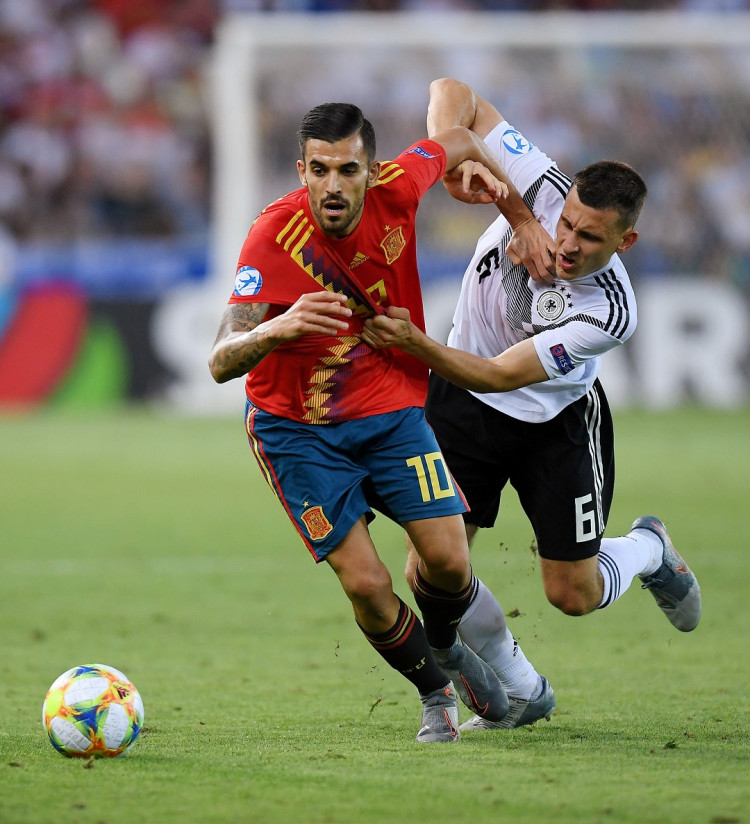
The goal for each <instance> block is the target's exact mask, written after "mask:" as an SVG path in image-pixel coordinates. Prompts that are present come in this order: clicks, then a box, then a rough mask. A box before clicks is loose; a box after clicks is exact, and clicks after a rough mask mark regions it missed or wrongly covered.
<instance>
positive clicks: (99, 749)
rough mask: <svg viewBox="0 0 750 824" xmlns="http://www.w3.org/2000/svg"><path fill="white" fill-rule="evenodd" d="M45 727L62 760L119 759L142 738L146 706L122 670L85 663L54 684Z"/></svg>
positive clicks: (46, 707) (46, 705)
mask: <svg viewBox="0 0 750 824" xmlns="http://www.w3.org/2000/svg"><path fill="white" fill-rule="evenodd" d="M42 724H43V725H44V728H45V730H47V735H49V740H50V741H51V742H52V746H53V747H54V748H55V749H56V750H57V751H58V752H61V753H62V754H63V755H67V756H70V757H74V758H81V757H84V758H87V757H89V756H91V755H95V756H98V757H103V758H115V757H116V756H118V755H122V754H123V753H124V752H126V751H127V750H129V749H130V748H131V747H132V746H133V744H134V743H135V739H136V738H138V735H139V733H140V731H141V728H142V727H143V701H142V700H141V696H140V694H139V692H138V690H137V689H136V688H135V685H134V684H133V683H132V682H131V681H130V680H129V679H128V678H127V676H125V675H124V674H123V673H122V672H120V670H117V669H115V668H114V667H108V666H105V665H104V664H85V665H84V666H81V667H73V669H69V670H68V671H67V672H64V673H63V674H62V675H61V676H60V677H59V678H57V679H56V680H55V681H54V682H53V684H52V686H51V687H50V688H49V691H48V692H47V697H46V698H45V699H44V705H43V706H42Z"/></svg>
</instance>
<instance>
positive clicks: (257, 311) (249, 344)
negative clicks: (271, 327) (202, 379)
mask: <svg viewBox="0 0 750 824" xmlns="http://www.w3.org/2000/svg"><path fill="white" fill-rule="evenodd" d="M268 308H269V304H268V303H233V304H230V305H229V306H227V308H226V310H225V312H224V316H223V317H222V319H221V324H220V325H219V332H218V334H217V335H216V342H215V343H214V350H213V354H212V371H213V372H215V373H218V374H220V375H221V376H222V378H223V380H231V379H232V378H237V377H240V376H241V375H245V374H247V373H248V372H249V371H250V370H251V369H253V368H254V367H256V366H257V365H258V364H259V363H260V362H261V361H262V360H263V358H264V357H265V356H266V355H267V354H268V353H269V352H270V351H271V349H272V348H273V347H271V346H269V345H268V344H267V343H264V337H263V335H262V334H258V333H257V332H256V331H255V329H256V327H257V326H259V325H260V324H261V323H262V322H263V319H264V318H265V316H266V314H267V312H268Z"/></svg>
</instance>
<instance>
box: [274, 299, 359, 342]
mask: <svg viewBox="0 0 750 824" xmlns="http://www.w3.org/2000/svg"><path fill="white" fill-rule="evenodd" d="M346 301H347V298H346V297H345V296H344V295H339V294H337V293H335V292H311V293H309V294H305V295H301V296H300V297H299V298H297V301H296V302H295V303H294V304H292V306H290V307H289V308H288V309H287V310H286V312H284V313H283V314H281V315H278V316H277V317H276V318H274V319H273V320H271V321H269V322H268V326H269V332H268V334H269V337H271V338H273V339H276V340H278V341H280V342H281V341H289V340H295V339H296V338H299V337H300V336H302V335H337V334H338V333H339V332H345V331H346V330H347V329H348V328H349V324H348V323H347V321H346V318H349V317H351V314H352V310H351V309H349V307H348V306H345V305H344V304H345V303H346ZM271 327H272V328H271Z"/></svg>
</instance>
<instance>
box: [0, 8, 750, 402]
mask: <svg viewBox="0 0 750 824" xmlns="http://www.w3.org/2000/svg"><path fill="white" fill-rule="evenodd" d="M645 10H648V12H646V11H645ZM345 11H351V12H353V14H344V13H343V12H345ZM259 12H260V13H259ZM305 15H313V17H312V18H310V17H307V16H305ZM454 15H455V17H454ZM436 27H439V29H440V31H441V32H443V35H442V36H444V37H445V36H446V35H445V32H446V31H448V32H450V33H451V34H452V36H453V42H451V43H450V44H445V43H438V44H437V45H436V44H435V38H434V37H431V35H430V32H431V31H435V30H436ZM472 27H473V29H474V33H475V35H476V37H477V39H482V36H483V37H484V41H485V42H483V43H482V44H480V45H477V44H475V43H474V42H473V41H472V39H470V38H467V37H465V36H464V34H465V32H471V30H472ZM495 32H497V36H495V34H494V33H495ZM748 32H750V10H749V4H748V2H747V0H714V2H711V1H710V0H681V2H680V1H679V0H676V1H675V2H651V3H645V2H643V3H641V2H615V0H609V1H607V0H599V2H596V0H588V2H585V1H584V2H513V0H506V2H502V0H496V1H495V2H491V1H489V2H469V0H465V1H464V2H449V1H448V0H443V2H433V3H428V2H420V0H411V2H409V1H407V2H400V3H398V2H354V3H343V2H311V1H310V2H306V1H305V0H296V1H295V0H280V1H279V2H260V0H259V1H258V2H251V1H250V0H247V1H246V0H226V1H225V2H224V3H219V2H211V1H210V0H161V2H145V1H144V2H136V0H130V1H129V2H128V0H87V1H86V2H81V0H0V405H2V406H3V407H8V408H14V409H15V408H18V407H21V408H23V409H33V408H38V407H40V406H47V405H55V406H92V405H103V404H117V403H120V402H122V401H124V400H135V401H146V402H149V403H158V404H165V405H168V406H172V407H179V408H181V409H185V410H189V411H200V412H217V411H223V410H225V409H229V408H237V403H238V395H240V394H241V389H240V388H239V386H235V385H230V387H221V388H218V387H216V386H215V385H214V384H213V383H212V382H211V380H210V378H209V376H208V372H207V370H206V367H205V363H206V357H207V354H208V349H209V347H210V343H211V340H212V338H213V333H214V331H215V327H216V323H217V320H218V317H219V314H220V312H221V309H222V305H223V303H224V302H225V300H226V297H227V295H228V292H229V289H230V288H231V281H232V275H233V263H234V259H235V258H236V255H237V253H238V251H239V247H240V244H241V242H242V238H243V236H244V232H245V231H246V229H247V227H248V226H249V224H250V222H251V220H252V218H253V216H254V214H255V213H256V212H257V210H258V209H260V208H261V207H262V206H263V205H265V203H267V202H269V201H270V200H272V199H274V198H275V197H276V196H278V195H280V194H283V193H284V192H286V191H288V190H289V189H290V188H292V187H294V186H295V185H296V175H295V170H294V161H295V159H296V151H297V150H296V141H295V136H294V133H295V129H296V125H297V121H298V120H299V117H300V115H301V114H302V113H303V112H304V111H306V110H307V109H308V108H309V107H310V106H312V105H314V104H316V103H318V102H322V101H323V100H330V99H334V98H335V99H342V98H345V99H349V100H352V101H353V102H356V103H358V104H359V105H361V106H362V108H363V109H364V110H365V112H366V114H367V115H368V116H369V117H370V119H371V120H372V121H373V123H374V124H375V127H376V131H377V133H378V137H379V152H378V154H379V156H380V157H381V158H385V157H388V156H392V155H393V154H395V153H396V152H397V151H399V150H400V149H401V148H403V147H405V146H406V145H408V144H409V143H411V142H413V141H414V140H416V139H418V138H419V137H420V136H421V134H422V130H423V124H424V111H425V105H426V99H427V85H428V83H429V80H430V79H432V78H433V77H437V76H441V75H446V74H451V75H453V76H456V77H460V78H461V79H465V80H467V81H468V82H470V83H472V84H473V85H475V87H476V88H477V89H479V90H481V92H482V93H484V94H485V96H488V97H489V98H490V99H492V100H493V102H496V103H497V104H498V106H499V108H500V109H501V111H502V112H503V113H504V114H506V115H507V116H508V118H509V119H510V120H511V121H512V122H513V123H514V125H515V126H517V127H518V128H520V129H521V130H522V131H523V132H524V133H525V134H526V136H527V137H529V138H530V139H531V140H532V141H533V142H535V143H537V144H538V145H539V146H540V147H541V148H542V149H543V150H545V151H547V153H549V154H550V155H552V156H553V157H555V158H556V159H557V160H558V163H559V165H560V166H561V168H562V169H563V170H564V171H566V172H573V171H575V170H576V169H577V168H579V167H580V166H581V165H583V164H584V163H586V162H589V161H591V160H594V159H597V158H600V157H613V158H618V159H622V160H626V161H628V162H631V163H632V164H633V165H635V166H636V167H637V168H638V169H639V170H641V171H642V172H643V174H644V176H645V177H646V180H647V182H648V184H649V188H650V198H649V202H648V205H647V208H646V211H645V212H644V216H643V218H642V221H641V224H640V226H639V228H640V230H641V233H642V240H641V242H640V243H639V244H638V246H637V247H636V248H635V249H634V250H633V251H632V252H630V253H629V255H628V259H627V262H628V267H629V269H630V271H631V273H632V274H633V276H634V282H635V286H636V290H637V292H638V295H639V307H640V315H641V323H640V327H639V332H638V334H637V335H636V337H635V338H634V340H633V344H632V345H631V346H630V347H629V349H630V351H629V352H627V353H622V354H621V353H619V352H618V353H616V354H615V355H613V356H610V358H609V361H608V363H607V367H606V373H605V380H606V381H607V386H608V390H609V393H610V395H611V397H612V400H613V402H614V404H615V405H619V406H626V405H630V406H644V407H670V406H676V405H680V404H684V403H686V402H691V401H697V402H698V403H700V404H705V405H707V406H719V407H724V408H731V407H737V406H741V405H745V404H746V403H747V400H748V397H750V302H749V297H750V294H749V293H750V186H748V183H747V181H748V180H750V174H749V173H750V146H749V145H748V144H750V99H749V98H750V34H748ZM488 33H489V34H488ZM308 42H311V43H312V44H313V45H312V46H307V45H305V44H306V43H308ZM467 43H471V46H469V45H467ZM490 219H491V216H488V214H487V213H486V212H485V213H482V212H481V210H470V209H467V208H466V207H463V206H460V205H458V204H454V203H452V202H451V201H450V199H449V198H447V196H446V195H445V193H444V192H442V191H440V190H439V187H437V188H436V189H435V190H434V191H433V192H431V193H430V195H429V197H428V199H427V201H426V202H425V204H424V207H423V209H422V212H421V215H420V225H419V230H420V238H421V253H420V254H421V271H422V276H423V281H424V283H425V298H426V304H427V313H428V317H429V318H430V326H431V331H432V332H433V333H435V334H436V335H438V336H444V334H445V333H447V328H448V324H449V322H450V312H451V308H452V303H453V300H454V297H455V289H456V286H457V283H458V281H459V277H460V274H461V273H462V272H463V268H464V265H465V262H466V260H467V258H468V256H469V253H470V251H471V248H472V247H473V241H474V239H475V237H476V235H477V234H478V232H479V231H480V230H481V228H483V226H484V225H486V223H487V222H489V220H490Z"/></svg>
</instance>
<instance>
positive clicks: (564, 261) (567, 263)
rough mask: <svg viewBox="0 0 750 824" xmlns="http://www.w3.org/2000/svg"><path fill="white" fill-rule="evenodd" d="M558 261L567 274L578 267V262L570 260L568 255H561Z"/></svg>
mask: <svg viewBox="0 0 750 824" xmlns="http://www.w3.org/2000/svg"><path fill="white" fill-rule="evenodd" d="M557 260H558V263H559V264H560V268H561V269H562V270H563V271H565V272H568V271H570V270H571V269H573V268H574V267H575V265H576V262H575V261H574V260H573V258H569V257H568V256H567V255H563V254H559V255H558V256H557Z"/></svg>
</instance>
